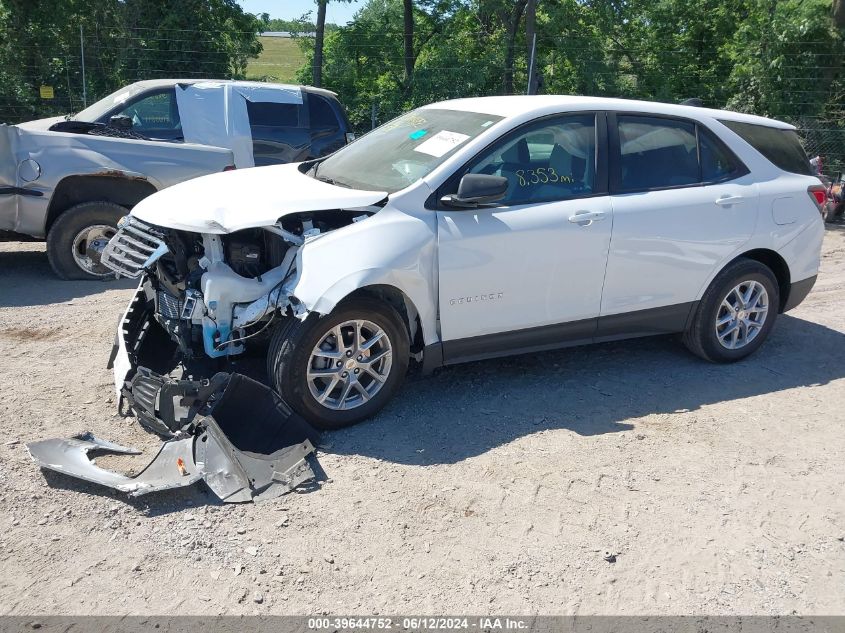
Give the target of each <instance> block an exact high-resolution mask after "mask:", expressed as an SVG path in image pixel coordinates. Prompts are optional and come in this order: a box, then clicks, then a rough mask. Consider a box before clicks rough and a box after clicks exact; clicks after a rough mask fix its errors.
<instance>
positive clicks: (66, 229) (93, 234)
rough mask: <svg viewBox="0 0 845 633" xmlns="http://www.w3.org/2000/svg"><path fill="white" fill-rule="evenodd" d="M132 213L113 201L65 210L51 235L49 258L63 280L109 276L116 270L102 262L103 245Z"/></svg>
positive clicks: (76, 206)
mask: <svg viewBox="0 0 845 633" xmlns="http://www.w3.org/2000/svg"><path fill="white" fill-rule="evenodd" d="M127 213H129V211H127V210H126V209H125V208H124V207H121V206H120V205H118V204H115V203H113V202H83V203H81V204H77V205H75V206H73V207H71V208H70V209H68V210H67V211H65V212H64V213H62V214H61V215H60V216H59V217H58V219H57V220H56V221H55V222H54V223H53V226H52V227H50V232H49V233H48V234H47V259H48V260H49V262H50V266H51V267H52V268H53V271H54V272H55V273H56V274H57V275H58V276H59V277H60V278H61V279H108V278H109V277H114V272H112V271H111V270H109V269H108V268H106V267H105V266H103V265H102V264H100V259H99V258H100V255H101V254H102V250H103V247H104V246H105V245H106V244H107V243H108V241H109V239H111V237H112V236H113V235H114V234H115V233H116V232H117V222H118V220H120V218H122V217H123V216H124V215H126V214H127Z"/></svg>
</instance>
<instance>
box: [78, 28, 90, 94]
mask: <svg viewBox="0 0 845 633" xmlns="http://www.w3.org/2000/svg"><path fill="white" fill-rule="evenodd" d="M79 50H80V54H81V56H82V107H83V108H87V107H88V87H87V86H86V84H85V38H83V37H82V25H81V24H80V25H79Z"/></svg>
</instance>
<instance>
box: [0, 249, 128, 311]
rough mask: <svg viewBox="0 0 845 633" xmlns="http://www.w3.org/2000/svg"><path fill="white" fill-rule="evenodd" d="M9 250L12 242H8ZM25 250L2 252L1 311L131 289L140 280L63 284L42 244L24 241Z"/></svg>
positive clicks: (0, 259)
mask: <svg viewBox="0 0 845 633" xmlns="http://www.w3.org/2000/svg"><path fill="white" fill-rule="evenodd" d="M5 244H6V246H7V248H8V246H9V244H10V243H9V242H6V243H5ZM20 244H21V250H7V249H6V248H4V250H0V308H22V307H27V306H43V305H49V304H51V303H63V302H65V301H70V300H71V299H78V298H80V297H87V296H90V295H94V294H98V293H101V292H105V291H107V290H115V289H119V290H121V289H130V288H134V287H135V286H137V285H138V282H137V280H133V279H120V280H117V281H116V280H113V279H112V280H106V281H93V280H92V281H63V280H61V279H59V278H58V277H56V275H55V273H54V272H53V270H52V269H51V268H50V264H49V262H48V261H47V253H46V251H45V250H44V247H43V245H42V244H37V243H36V244H33V243H30V242H21V243H20Z"/></svg>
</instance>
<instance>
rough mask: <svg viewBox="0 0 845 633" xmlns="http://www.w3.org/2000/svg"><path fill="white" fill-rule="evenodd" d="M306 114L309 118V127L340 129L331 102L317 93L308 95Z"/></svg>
mask: <svg viewBox="0 0 845 633" xmlns="http://www.w3.org/2000/svg"><path fill="white" fill-rule="evenodd" d="M308 114H309V117H310V119H311V127H312V128H314V129H320V130H339V129H340V124H339V123H338V121H337V116H335V113H334V109H333V108H332V106H331V104H330V103H329V102H328V100H326V99H325V98H323V97H321V96H319V95H315V94H310V95H308Z"/></svg>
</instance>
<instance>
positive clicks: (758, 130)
mask: <svg viewBox="0 0 845 633" xmlns="http://www.w3.org/2000/svg"><path fill="white" fill-rule="evenodd" d="M720 123H722V124H724V125H725V127H727V128H729V129H730V130H732V131H734V132H736V133H737V134H739V136H741V137H742V139H743V140H744V141H745V142H747V143H748V144H749V145H751V146H752V147H753V148H754V149H756V150H757V151H758V152H760V153H761V154H762V155H763V156H765V157H766V158H768V159H769V160H770V161H771V162H772V163H774V164H775V166H776V167H779V168H780V169H782V170H784V171H788V172H791V173H793V174H801V175H802V176H814V175H815V173H814V172H813V168H812V166H811V165H810V161H809V160H808V159H807V154H805V153H804V147H803V146H802V145H801V140H800V139H799V138H798V134H797V133H796V132H795V130H784V129H780V128H776V127H769V126H767V125H756V124H754V123H740V122H738V121H720Z"/></svg>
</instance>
